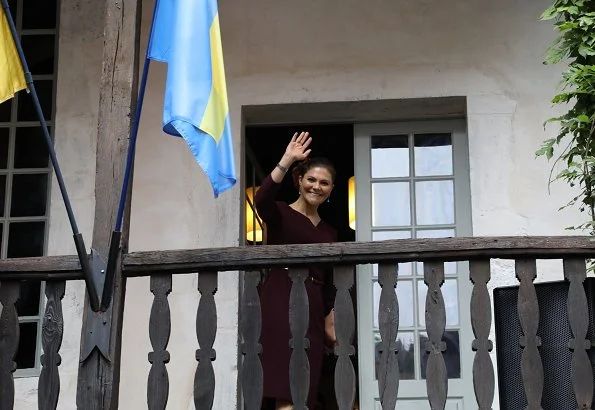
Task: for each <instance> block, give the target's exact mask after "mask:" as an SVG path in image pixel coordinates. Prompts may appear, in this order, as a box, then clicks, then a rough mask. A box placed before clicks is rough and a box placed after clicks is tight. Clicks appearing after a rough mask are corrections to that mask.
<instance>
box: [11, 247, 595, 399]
mask: <svg viewBox="0 0 595 410" xmlns="http://www.w3.org/2000/svg"><path fill="white" fill-rule="evenodd" d="M594 257H595V244H594V243H593V242H592V239H591V238H587V237H485V238H444V239H423V240H422V239H404V240H392V241H380V242H351V243H334V244H316V245H292V246H291V247H289V246H276V245H275V246H270V245H269V246H259V247H235V248H217V249H198V250H181V251H160V252H140V253H131V254H126V255H123V257H122V271H123V273H124V274H125V275H126V276H128V277H133V276H150V278H151V279H150V282H151V292H152V293H153V295H154V299H153V305H152V308H151V314H150V322H149V329H148V333H149V336H150V341H151V345H152V349H153V351H152V352H150V353H149V356H148V357H149V362H150V363H151V370H150V372H149V374H148V376H147V377H148V391H147V404H148V408H149V409H165V407H166V403H167V401H168V396H169V383H168V373H167V363H168V362H169V359H170V352H168V350H167V346H168V341H169V338H170V331H171V317H170V310H169V302H168V295H169V293H170V292H171V290H172V275H174V274H181V273H192V272H199V273H198V289H197V290H198V292H200V294H201V299H200V303H199V305H198V310H197V320H196V327H197V328H196V333H197V344H198V346H199V349H198V350H197V351H196V360H197V361H198V363H197V367H196V375H195V380H194V402H195V405H196V408H197V409H210V408H212V407H213V399H214V392H215V374H214V368H213V363H212V362H213V361H215V360H216V354H215V350H214V349H213V345H214V341H215V338H216V337H217V306H216V303H215V298H214V294H215V292H216V291H217V283H218V276H219V275H224V274H236V273H232V272H237V271H242V272H245V275H246V276H245V281H244V288H243V297H242V304H241V309H240V335H241V344H240V346H239V349H240V352H241V354H242V355H243V362H242V367H241V373H240V376H239V377H240V381H241V383H240V384H241V387H242V394H243V399H244V406H245V408H246V409H248V410H258V409H260V406H261V400H262V397H261V396H262V367H261V363H260V358H259V354H260V350H261V346H260V344H259V338H260V329H261V311H260V303H259V297H258V293H257V286H258V283H259V280H260V273H259V270H260V269H263V268H272V267H287V268H289V276H290V278H291V280H292V291H291V297H290V306H289V317H288V321H290V325H291V329H292V338H293V343H292V346H293V353H292V354H293V355H294V360H292V362H291V367H290V384H291V390H292V392H293V401H294V406H295V409H304V408H306V398H307V391H308V385H309V376H308V371H307V370H306V369H308V366H307V360H308V358H307V355H305V354H303V353H304V349H305V348H306V346H307V341H306V337H305V335H306V330H307V327H308V297H307V293H306V288H305V284H304V280H305V279H306V277H307V267H308V266H313V265H324V266H332V267H333V269H334V281H335V286H336V288H337V296H336V305H335V328H336V335H337V339H338V346H337V347H336V349H335V354H336V356H337V364H336V370H335V371H336V380H335V392H336V397H337V401H338V404H339V408H340V409H342V410H347V409H349V410H351V409H352V408H353V402H354V399H355V390H356V382H357V380H356V377H355V371H354V368H353V366H352V361H351V356H352V355H354V354H355V349H354V340H353V338H354V334H355V328H356V323H355V314H354V313H355V312H354V310H353V304H352V298H351V295H350V289H351V288H352V287H353V286H354V277H355V275H354V272H355V266H357V265H360V264H369V263H378V264H379V284H380V286H381V287H382V291H381V296H380V303H379V306H380V308H379V312H378V323H379V330H380V335H381V339H382V341H381V349H380V350H381V353H380V361H379V364H378V368H377V374H378V391H379V395H380V402H381V405H382V408H383V409H391V410H392V409H394V408H395V406H396V401H397V395H398V389H399V368H398V355H399V354H400V352H399V351H398V349H397V343H396V340H397V334H398V332H399V314H398V312H399V310H398V303H399V301H398V299H397V296H396V292H395V286H396V284H397V278H398V272H397V270H396V269H395V266H396V264H397V263H401V262H411V261H418V262H424V281H425V283H426V285H427V286H428V292H427V297H426V301H425V307H426V309H425V320H426V326H427V334H428V339H429V341H428V345H427V350H428V352H429V357H428V362H427V369H428V370H427V379H426V383H427V397H428V402H429V404H430V407H431V408H432V409H444V408H445V405H446V399H447V392H448V379H447V372H446V366H445V362H444V357H443V355H444V346H443V344H442V337H443V334H444V332H445V315H446V312H445V305H444V298H443V294H442V289H441V286H442V284H443V283H444V263H445V262H447V261H469V262H470V263H469V270H470V280H471V282H472V283H473V293H472V297H471V303H470V306H469V307H468V308H469V309H470V313H471V325H472V328H473V333H474V335H475V340H473V341H472V343H470V344H469V345H467V346H461V348H462V349H469V351H473V352H474V355H475V356H474V364H473V386H474V390H475V396H476V400H477V404H478V408H479V409H491V408H492V403H493V399H494V391H495V374H494V373H495V372H494V368H493V365H492V360H491V358H490V351H491V350H492V348H493V347H492V341H490V340H489V334H490V327H491V323H492V317H491V301H490V295H489V292H488V283H489V281H490V278H491V271H490V260H492V259H497V258H502V259H514V260H515V272H516V277H517V278H518V280H519V282H520V287H519V296H518V316H519V317H518V319H519V322H520V327H521V329H522V337H521V338H520V340H519V343H520V345H521V346H522V359H521V369H520V372H521V374H522V380H523V386H524V391H525V395H526V399H527V402H528V407H527V408H528V409H540V408H541V407H542V403H541V401H542V394H543V384H544V382H543V380H544V374H543V366H542V359H541V357H540V343H541V342H540V337H539V334H538V322H539V311H540V306H539V304H538V299H537V296H536V289H535V284H534V281H535V279H536V276H537V269H536V260H538V259H562V260H563V267H564V275H565V278H566V280H567V281H568V282H569V291H568V306H569V310H568V311H569V315H568V316H569V322H568V323H569V326H570V329H571V331H572V335H573V336H572V338H571V339H569V340H568V346H569V347H568V349H570V350H571V351H572V357H573V360H572V371H571V380H560V383H569V384H571V385H572V388H573V391H574V394H575V397H576V401H577V404H578V408H579V409H590V408H592V407H591V406H592V402H593V371H592V369H593V367H592V364H591V363H590V361H589V357H588V351H589V349H591V344H590V342H589V341H588V340H587V331H588V327H589V325H590V326H593V323H589V310H588V303H587V295H586V293H585V290H584V288H583V282H584V281H585V279H586V277H587V273H586V259H589V258H594ZM224 272H228V273H224ZM23 279H26V280H46V281H48V284H47V286H46V296H47V304H46V309H45V316H44V321H43V337H42V345H43V358H42V360H41V362H42V365H43V367H42V372H41V376H40V378H39V393H38V394H39V398H40V399H39V403H40V404H39V408H40V409H55V408H56V405H57V399H58V395H59V390H60V383H59V374H58V366H59V365H60V356H59V349H60V344H61V341H62V337H63V330H64V327H65V324H64V323H63V317H62V308H61V299H62V298H63V296H64V289H65V281H66V280H80V279H82V274H81V272H80V266H79V264H78V261H77V258H76V257H74V256H72V257H50V258H27V259H9V260H3V261H0V303H1V304H2V306H1V308H2V311H1V313H0V409H2V410H8V409H13V407H14V383H13V372H14V369H15V363H14V357H15V354H16V349H17V346H18V340H19V333H18V318H17V312H16V307H15V304H16V302H17V299H18V295H19V281H20V280H23ZM66 325H67V324H66Z"/></svg>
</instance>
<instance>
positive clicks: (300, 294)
mask: <svg viewBox="0 0 595 410" xmlns="http://www.w3.org/2000/svg"><path fill="white" fill-rule="evenodd" d="M289 277H290V278H291V293H290V295H289V327H290V329H291V339H290V341H289V346H290V347H291V349H292V352H291V359H290V360H289V387H290V390H291V398H292V401H293V408H294V409H295V410H304V409H307V408H308V407H307V406H306V401H307V400H308V392H309V390H310V362H309V361H308V356H307V354H306V350H307V349H309V348H310V340H309V339H308V338H306V332H307V331H308V324H309V321H310V311H309V310H310V309H309V301H308V294H307V293H306V284H305V280H306V278H307V277H308V270H307V269H302V268H297V269H290V270H289Z"/></svg>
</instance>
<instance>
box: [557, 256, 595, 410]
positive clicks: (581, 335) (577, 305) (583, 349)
mask: <svg viewBox="0 0 595 410" xmlns="http://www.w3.org/2000/svg"><path fill="white" fill-rule="evenodd" d="M564 275H565V277H566V279H568V281H569V282H570V287H569V289H568V301H567V306H568V321H569V323H570V330H571V331H572V335H573V336H574V337H573V338H572V339H570V341H569V343H568V347H569V348H570V349H571V350H572V367H571V374H572V387H573V389H574V396H575V397H576V402H577V404H578V408H579V409H581V410H583V409H584V410H591V403H593V370H592V367H591V362H590V361H589V356H588V355H587V350H589V349H590V348H591V342H590V341H589V340H588V339H587V331H588V329H589V306H588V304H587V295H586V294H585V288H584V287H583V282H584V281H585V279H586V277H587V270H586V263H585V260H584V259H564ZM592 325H593V326H595V323H593V324H592Z"/></svg>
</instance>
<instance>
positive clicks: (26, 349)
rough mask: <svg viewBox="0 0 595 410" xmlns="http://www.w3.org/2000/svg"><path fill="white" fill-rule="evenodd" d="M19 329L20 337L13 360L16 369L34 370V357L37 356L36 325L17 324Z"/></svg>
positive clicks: (31, 323) (32, 323)
mask: <svg viewBox="0 0 595 410" xmlns="http://www.w3.org/2000/svg"><path fill="white" fill-rule="evenodd" d="M19 329H20V332H21V335H20V338H19V347H18V350H17V355H16V358H15V362H17V369H33V368H35V356H36V355H37V349H36V345H37V323H36V322H27V323H19Z"/></svg>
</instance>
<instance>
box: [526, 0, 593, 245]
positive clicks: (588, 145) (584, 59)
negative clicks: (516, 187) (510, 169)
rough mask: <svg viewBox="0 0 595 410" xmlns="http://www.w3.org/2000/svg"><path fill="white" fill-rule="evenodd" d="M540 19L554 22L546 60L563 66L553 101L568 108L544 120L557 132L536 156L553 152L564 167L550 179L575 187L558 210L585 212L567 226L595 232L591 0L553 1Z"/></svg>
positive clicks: (549, 156)
mask: <svg viewBox="0 0 595 410" xmlns="http://www.w3.org/2000/svg"><path fill="white" fill-rule="evenodd" d="M540 19H541V20H544V21H549V20H555V23H554V27H555V29H556V30H557V31H558V34H559V36H558V38H557V39H556V40H555V41H554V43H553V44H552V45H551V46H550V47H549V49H548V50H547V55H546V58H545V61H544V64H559V63H564V64H567V68H566V70H565V71H564V72H563V73H562V81H561V90H562V91H561V92H560V93H558V94H557V95H556V96H554V98H553V99H552V103H554V104H564V106H565V107H567V106H569V107H568V110H567V112H566V113H565V114H563V115H560V116H558V117H554V118H550V119H548V120H547V121H546V123H545V125H547V124H557V125H558V126H559V131H558V135H557V136H556V137H555V138H550V139H547V140H545V141H544V142H543V143H542V145H541V146H540V147H539V149H538V150H537V151H536V152H535V155H536V156H538V157H540V156H544V157H546V159H547V160H551V159H552V158H554V156H555V155H557V158H556V162H555V163H554V166H558V167H562V168H558V169H559V170H558V172H557V174H556V175H555V177H554V178H553V179H550V182H553V181H556V180H561V181H564V182H566V183H567V184H568V185H569V186H570V187H572V188H575V189H578V195H576V196H573V198H571V199H570V200H569V201H568V202H567V203H566V205H564V206H563V207H562V208H561V209H563V208H565V207H568V206H574V205H579V210H580V211H581V212H585V211H586V212H588V214H589V220H588V221H587V222H585V223H582V224H580V225H578V226H572V227H569V229H573V230H587V231H589V233H590V234H591V235H595V138H594V136H595V135H594V134H595V1H592V0H554V3H553V4H552V5H551V6H550V7H548V8H547V9H546V10H545V11H544V12H543V13H542V14H541V16H540ZM562 141H564V148H563V149H561V147H560V144H561V143H562ZM558 151H560V152H558ZM561 164H564V165H561Z"/></svg>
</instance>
